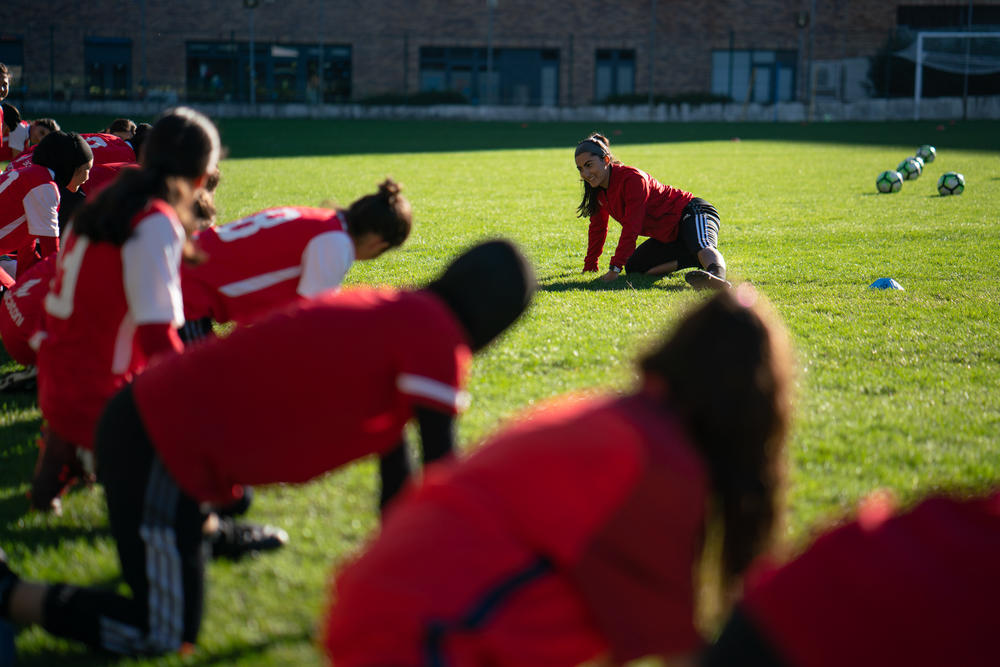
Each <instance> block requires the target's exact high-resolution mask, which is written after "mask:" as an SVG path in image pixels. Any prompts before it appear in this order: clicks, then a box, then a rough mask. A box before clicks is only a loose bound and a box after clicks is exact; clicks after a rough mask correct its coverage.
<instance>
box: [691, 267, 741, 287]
mask: <svg viewBox="0 0 1000 667" xmlns="http://www.w3.org/2000/svg"><path fill="white" fill-rule="evenodd" d="M684 280H686V281H687V282H688V285H690V286H691V287H693V288H695V289H697V290H704V289H726V288H729V287H732V285H731V284H730V282H729V281H728V280H724V279H723V278H720V277H719V276H716V275H714V274H711V273H709V272H708V271H702V270H701V269H696V270H694V271H691V272H690V273H688V274H687V275H686V276H684Z"/></svg>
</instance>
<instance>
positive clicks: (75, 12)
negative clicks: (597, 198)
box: [0, 0, 1000, 105]
mask: <svg viewBox="0 0 1000 667" xmlns="http://www.w3.org/2000/svg"><path fill="white" fill-rule="evenodd" d="M654 4H655V7H656V12H655V14H656V16H655V19H656V20H655V29H654V31H653V34H654V38H655V46H654V49H653V56H654V59H655V62H654V76H653V86H652V87H653V91H654V92H655V93H663V94H677V93H681V92H693V91H699V92H706V91H708V90H709V88H710V84H711V52H712V50H713V49H728V48H730V47H732V48H736V49H748V48H756V49H788V50H794V51H799V58H800V62H801V63H802V66H800V77H801V70H804V59H805V56H806V54H805V51H806V49H805V45H806V44H807V43H808V42H807V39H808V35H809V30H808V29H803V28H799V27H798V26H797V25H796V17H797V15H798V14H799V13H800V12H802V11H804V10H807V9H808V8H809V7H810V4H811V3H810V0H786V1H781V0H754V1H753V2H751V1H749V0H713V1H711V2H705V1H702V0H655V1H654V0H619V1H618V2H608V1H607V0H546V1H544V2H540V1H535V0H498V3H497V6H496V9H495V10H494V14H493V16H494V22H493V45H494V46H495V47H498V48H502V47H532V48H555V49H558V50H559V52H560V69H559V86H560V90H559V102H560V104H564V105H565V104H574V105H576V104H587V103H590V102H592V101H593V99H592V98H593V95H594V58H595V51H596V50H597V49H599V48H611V49H634V50H635V52H636V63H635V88H636V92H639V93H645V92H647V91H648V88H649V63H650V53H649V43H650V34H651V30H650V28H651V25H653V21H652V20H651V18H652V11H651V10H652V7H653V5H654ZM899 4H907V5H921V4H923V5H945V4H953V5H966V4H967V2H965V0H906V2H870V1H869V0H815V6H816V12H815V16H814V17H813V21H812V34H813V57H814V58H815V59H824V58H827V59H839V58H848V57H857V56H867V55H871V54H872V53H874V51H875V50H877V49H878V48H879V47H880V46H881V45H882V44H883V43H884V41H885V39H886V37H887V35H888V34H889V31H890V29H891V28H892V27H893V26H894V24H895V20H896V6H897V5H899ZM976 4H978V5H982V4H988V5H1000V0H988V1H986V2H983V1H980V2H977V3H976ZM4 5H5V11H4V15H5V20H6V23H5V24H4V26H3V27H2V28H0V31H2V32H0V35H8V36H9V35H13V36H17V37H21V38H23V39H24V55H25V60H26V62H25V75H26V79H27V80H28V81H29V85H30V86H31V87H32V89H33V90H34V91H35V92H36V93H41V94H44V93H45V92H47V90H48V86H49V74H50V56H49V54H50V49H52V45H53V44H54V52H55V56H56V62H55V67H54V71H55V82H56V88H57V89H63V88H66V89H72V90H73V91H74V94H75V96H77V97H79V96H80V95H82V88H81V87H82V82H83V77H84V71H83V70H84V67H83V39H84V38H85V37H127V38H131V40H132V54H133V57H132V59H133V62H132V81H133V85H134V86H138V85H139V83H140V80H141V78H142V75H143V67H144V65H145V72H146V77H147V79H148V81H149V84H150V86H151V87H154V88H156V87H167V88H172V89H175V90H178V91H183V88H184V84H185V75H186V73H185V43H186V42H187V41H188V40H222V41H225V40H230V39H232V40H237V41H246V40H247V39H248V35H249V10H247V9H244V7H243V1H242V0H201V1H196V0H173V1H168V0H88V1H87V2H77V1H74V2H66V1H61V0H53V1H51V2H48V3H47V7H48V9H47V11H46V13H45V14H44V15H42V14H41V13H40V12H39V10H38V4H37V2H35V1H34V0H30V1H29V0H6V1H5V2H4ZM143 8H145V40H144V39H143V30H142V26H143ZM254 12H255V13H254V24H255V26H254V28H255V29H254V34H255V38H256V40H257V41H258V42H285V43H318V42H321V41H322V42H323V43H326V44H350V45H351V46H352V79H353V96H354V97H355V98H363V97H366V96H368V95H372V94H375V93H381V92H403V90H404V87H405V88H407V89H408V90H409V92H415V91H416V90H417V88H418V83H419V49H420V47H421V46H432V45H437V46H477V47H484V46H485V45H486V34H487V25H488V20H489V19H488V17H489V11H488V8H487V3H486V0H410V1H407V0H342V1H338V2H328V1H327V2H324V1H323V0H260V4H259V7H258V8H257V9H256V10H254ZM50 36H51V39H50ZM143 44H145V59H144V58H143Z"/></svg>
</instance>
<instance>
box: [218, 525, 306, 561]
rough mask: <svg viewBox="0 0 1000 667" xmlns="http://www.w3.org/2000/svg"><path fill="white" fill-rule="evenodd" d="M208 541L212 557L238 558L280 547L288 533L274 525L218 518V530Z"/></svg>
mask: <svg viewBox="0 0 1000 667" xmlns="http://www.w3.org/2000/svg"><path fill="white" fill-rule="evenodd" d="M209 542H210V544H211V547H212V558H227V559H229V560H239V559H240V558H242V557H243V556H246V555H247V554H254V553H258V552H261V551H274V550H275V549H280V548H281V547H283V546H285V544H286V543H287V542H288V533H286V532H285V531H283V530H282V529H281V528H275V527H274V526H264V525H260V524H256V523H243V522H240V523H237V522H235V521H233V520H232V519H230V518H220V519H219V531H218V532H217V533H216V534H215V535H213V536H212V537H211V538H210V539H209Z"/></svg>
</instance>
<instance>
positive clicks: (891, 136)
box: [59, 116, 1000, 160]
mask: <svg viewBox="0 0 1000 667" xmlns="http://www.w3.org/2000/svg"><path fill="white" fill-rule="evenodd" d="M106 120H107V119H106V118H105V117H103V116H101V117H93V116H71V117H67V118H65V119H63V118H60V119H59V121H60V124H62V125H63V127H64V128H65V129H68V130H74V131H77V132H93V131H94V128H95V127H103V124H104V123H105V122H106ZM217 123H218V126H219V130H220V132H221V134H222V141H223V144H224V145H225V146H226V147H227V148H228V151H229V157H231V158H236V159H240V158H264V157H296V156H326V155H365V154H377V153H435V152H451V151H489V150H511V149H539V148H565V149H566V151H567V155H569V152H570V150H571V149H572V148H574V147H575V146H576V144H577V142H578V141H580V140H581V139H583V138H584V137H586V136H587V135H588V134H590V133H591V132H594V131H597V132H601V133H602V134H605V135H607V136H608V137H610V138H611V142H612V149H613V147H614V146H623V145H627V144H644V143H678V142H690V141H732V140H734V139H736V138H738V139H739V140H740V141H741V142H745V141H754V140H758V141H760V140H765V141H793V142H811V143H829V144H847V145H867V146H909V145H912V146H913V147H914V148H915V147H916V146H919V145H921V144H926V143H931V144H934V145H935V146H936V147H937V149H938V151H939V152H940V151H942V150H948V149H963V150H980V151H998V150H1000V126H998V124H997V123H996V122H995V121H989V120H983V121H979V120H974V121H964V122H961V123H956V124H955V125H952V126H949V127H948V129H947V130H946V131H943V132H942V131H937V130H936V126H937V125H938V121H936V120H928V121H899V122H892V123H885V122H854V123H846V122H844V123H839V122H838V123H766V122H765V123H721V122H718V123H660V122H629V123H624V122H617V121H582V122H576V121H573V122H525V123H522V122H499V121H498V122H484V121H465V120H367V119H364V120H359V119H339V118H327V119H306V118H303V119H296V120H294V121H292V122H291V123H288V124H286V125H288V126H289V127H294V128H295V129H294V131H289V132H277V133H276V132H275V131H274V127H275V123H274V121H273V120H270V119H257V118H220V119H218V121H217ZM733 143H734V144H735V145H738V144H739V142H736V141H734V142H733ZM568 159H569V158H567V160H568Z"/></svg>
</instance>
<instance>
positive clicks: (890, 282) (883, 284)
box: [868, 278, 903, 290]
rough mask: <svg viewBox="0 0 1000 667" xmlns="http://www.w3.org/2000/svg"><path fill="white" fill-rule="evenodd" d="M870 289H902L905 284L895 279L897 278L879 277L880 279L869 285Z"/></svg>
mask: <svg viewBox="0 0 1000 667" xmlns="http://www.w3.org/2000/svg"><path fill="white" fill-rule="evenodd" d="M868 289H898V290H901V289H903V286H902V285H900V284H899V283H897V282H896V281H895V279H893V278H879V279H878V280H876V281H875V282H873V283H872V284H871V285H869V286H868Z"/></svg>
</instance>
